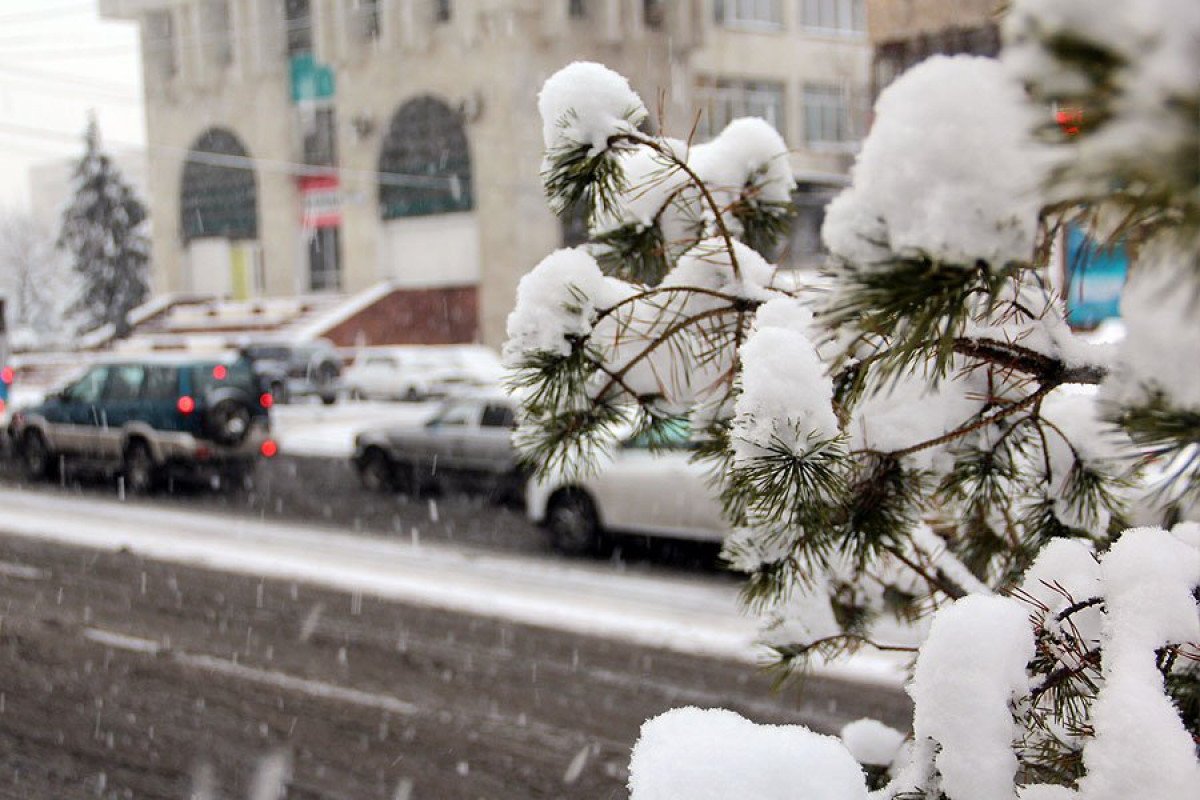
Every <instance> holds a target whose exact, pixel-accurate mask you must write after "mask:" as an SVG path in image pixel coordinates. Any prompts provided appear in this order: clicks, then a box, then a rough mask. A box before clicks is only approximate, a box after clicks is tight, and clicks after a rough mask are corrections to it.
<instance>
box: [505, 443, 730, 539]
mask: <svg viewBox="0 0 1200 800" xmlns="http://www.w3.org/2000/svg"><path fill="white" fill-rule="evenodd" d="M692 450H693V444H692V442H691V440H690V431H689V429H688V426H687V425H686V423H684V422H683V421H680V422H679V423H677V424H676V425H674V426H672V427H670V428H668V429H666V430H665V431H661V432H659V433H658V434H656V435H655V436H654V437H653V439H652V437H651V436H648V435H646V434H643V435H640V436H629V437H626V438H625V439H624V441H623V442H622V443H621V446H620V447H619V448H617V449H616V450H615V451H614V452H613V453H612V454H611V457H610V458H609V459H608V461H607V463H605V464H603V465H602V466H600V467H599V468H598V469H596V470H595V471H594V472H590V473H587V474H584V475H582V476H579V477H574V478H567V477H565V476H563V477H558V478H551V479H542V480H538V481H530V482H529V484H528V487H527V489H526V494H525V508H526V511H527V513H528V514H529V517H530V519H532V520H534V521H535V522H537V523H539V524H540V525H542V526H544V527H545V529H546V531H547V533H548V535H549V537H550V543H551V544H552V545H553V546H554V547H555V549H557V550H560V551H562V552H564V553H569V554H573V555H582V554H592V553H596V552H599V551H600V549H601V547H602V545H603V544H604V542H605V539H606V534H610V533H632V534H642V535H648V536H662V537H668V538H673V539H690V540H695V541H715V542H719V541H721V540H722V539H724V538H725V536H726V534H727V533H728V526H727V525H726V524H725V522H724V520H723V518H722V514H721V504H720V502H719V500H718V498H717V491H716V490H715V489H714V487H713V486H712V483H711V481H710V479H709V474H708V467H706V466H705V465H703V464H697V463H694V462H693V461H692V459H691V455H692Z"/></svg>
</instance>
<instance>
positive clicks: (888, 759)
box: [841, 718, 905, 767]
mask: <svg viewBox="0 0 1200 800" xmlns="http://www.w3.org/2000/svg"><path fill="white" fill-rule="evenodd" d="M841 737H842V743H843V744H844V745H846V749H847V750H849V751H850V755H852V756H854V758H855V760H857V761H858V763H860V764H869V765H871V766H875V767H887V766H890V765H891V763H892V762H893V761H894V760H895V759H896V756H897V754H898V753H899V752H900V748H901V747H902V746H903V745H904V738H905V737H904V734H903V733H901V732H900V731H898V730H896V729H895V728H890V727H888V726H887V725H884V724H883V723H882V722H880V721H879V720H875V719H866V718H864V719H858V720H855V721H854V722H850V723H847V724H846V725H845V726H843V727H842V732H841Z"/></svg>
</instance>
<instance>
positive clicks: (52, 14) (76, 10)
mask: <svg viewBox="0 0 1200 800" xmlns="http://www.w3.org/2000/svg"><path fill="white" fill-rule="evenodd" d="M93 8H95V4H94V3H91V2H87V3H72V4H69V5H66V6H60V7H57V8H42V9H40V10H39V11H18V12H16V13H14V14H4V15H3V16H0V25H8V24H10V23H13V22H30V21H32V22H42V21H45V20H51V19H58V18H60V17H71V16H75V15H76V14H80V13H88V12H90V11H91V10H92V9H93Z"/></svg>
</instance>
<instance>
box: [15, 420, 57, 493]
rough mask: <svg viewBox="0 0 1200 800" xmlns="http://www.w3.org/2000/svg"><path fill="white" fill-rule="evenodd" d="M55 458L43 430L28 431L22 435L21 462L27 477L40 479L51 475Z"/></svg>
mask: <svg viewBox="0 0 1200 800" xmlns="http://www.w3.org/2000/svg"><path fill="white" fill-rule="evenodd" d="M55 458H56V456H55V454H54V452H53V451H52V450H51V449H50V446H49V445H48V444H46V437H45V436H43V435H42V432H41V431H28V432H27V433H26V434H25V435H24V436H22V437H21V463H22V464H23V465H24V467H25V475H26V477H28V478H29V479H30V480H35V481H39V480H42V479H44V478H49V477H51V475H52V473H53V471H54V461H55Z"/></svg>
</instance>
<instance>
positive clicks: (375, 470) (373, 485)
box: [358, 447, 396, 492]
mask: <svg viewBox="0 0 1200 800" xmlns="http://www.w3.org/2000/svg"><path fill="white" fill-rule="evenodd" d="M358 477H359V480H361V481H362V485H363V488H364V489H366V490H367V491H369V492H391V491H392V490H393V489H395V488H396V474H395V469H394V468H393V466H392V460H391V459H390V458H388V457H387V453H385V452H383V451H382V450H380V449H379V448H377V447H373V448H371V449H370V450H368V451H367V452H366V453H365V454H364V455H363V457H362V461H360V462H359V465H358Z"/></svg>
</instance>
